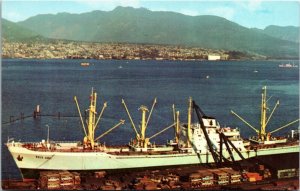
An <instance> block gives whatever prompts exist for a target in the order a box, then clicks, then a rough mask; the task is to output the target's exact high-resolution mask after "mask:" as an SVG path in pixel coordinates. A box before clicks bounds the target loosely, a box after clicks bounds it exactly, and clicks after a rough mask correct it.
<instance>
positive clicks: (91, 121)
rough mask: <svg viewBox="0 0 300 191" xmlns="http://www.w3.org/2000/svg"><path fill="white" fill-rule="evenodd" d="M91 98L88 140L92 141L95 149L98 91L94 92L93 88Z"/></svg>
mask: <svg viewBox="0 0 300 191" xmlns="http://www.w3.org/2000/svg"><path fill="white" fill-rule="evenodd" d="M90 99H91V104H90V108H89V119H88V140H89V141H90V143H91V147H92V149H93V148H94V145H95V140H94V138H95V135H94V130H95V118H96V117H95V116H96V100H97V93H96V92H94V90H93V89H92V93H91V97H90Z"/></svg>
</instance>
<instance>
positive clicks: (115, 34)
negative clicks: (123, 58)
mask: <svg viewBox="0 0 300 191" xmlns="http://www.w3.org/2000/svg"><path fill="white" fill-rule="evenodd" d="M3 21H5V20H3V19H2V29H3V37H4V39H8V40H11V39H15V40H17V39H24V38H26V37H28V38H29V39H32V38H43V37H45V38H50V39H65V40H73V41H88V42H117V43H142V44H166V45H181V46H197V47H203V48H209V49H223V50H231V51H243V52H247V53H250V54H259V55H265V56H267V57H272V58H279V57H281V58H282V57H284V58H298V57H299V27H279V26H269V27H266V28H265V29H264V30H261V29H249V28H246V27H243V26H241V25H239V24H237V23H234V22H231V21H229V20H226V19H224V18H222V17H217V16H209V15H204V16H187V15H183V14H180V13H175V12H163V11H150V10H147V9H145V8H137V9H135V8H131V7H117V8H115V9H114V10H112V11H92V12H88V13H82V14H70V13H58V14H42V15H37V16H34V17H31V18H28V19H27V20H25V21H22V22H18V23H12V22H9V21H5V22H3ZM7 25H8V26H10V27H7ZM12 25H15V27H16V28H18V29H16V30H15V32H13V33H12V32H11V31H12V28H14V27H12ZM13 31H14V30H13ZM13 35H15V37H12V36H13Z"/></svg>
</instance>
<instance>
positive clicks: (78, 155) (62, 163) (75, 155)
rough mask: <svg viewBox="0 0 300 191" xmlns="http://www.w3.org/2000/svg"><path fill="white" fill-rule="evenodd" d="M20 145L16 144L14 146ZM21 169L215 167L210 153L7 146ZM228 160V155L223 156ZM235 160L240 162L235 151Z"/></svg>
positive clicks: (250, 153)
mask: <svg viewBox="0 0 300 191" xmlns="http://www.w3.org/2000/svg"><path fill="white" fill-rule="evenodd" d="M14 144H15V145H17V143H14ZM8 149H9V151H10V153H11V154H12V156H13V158H14V160H15V162H16V164H17V166H18V168H20V169H36V170H115V169H129V168H145V167H162V166H176V165H191V164H207V163H214V160H213V157H212V155H211V154H210V152H207V153H199V154H196V153H176V154H147V153H142V154H131V155H126V154H118V155H115V154H107V153H106V152H56V151H33V150H29V149H27V148H24V147H22V146H13V145H11V144H9V145H8ZM299 150H300V149H299V146H298V145H293V146H285V147H279V146H278V147H276V148H266V149H259V150H257V151H254V150H244V151H241V154H242V155H243V156H244V158H245V159H248V158H252V157H257V156H266V155H277V154H278V155H280V154H286V153H299ZM223 155H224V157H225V158H227V159H229V157H230V156H229V154H228V152H226V153H225V152H224V153H223ZM233 155H234V158H235V160H237V161H238V160H241V158H240V157H239V156H238V154H237V153H236V152H234V151H233Z"/></svg>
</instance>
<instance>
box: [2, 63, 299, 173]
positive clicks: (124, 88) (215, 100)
mask: <svg viewBox="0 0 300 191" xmlns="http://www.w3.org/2000/svg"><path fill="white" fill-rule="evenodd" d="M81 62H82V61H81V60H13V59H9V60H3V61H2V123H4V122H7V121H9V119H10V116H12V115H13V116H15V117H19V116H20V113H21V112H22V113H24V114H25V115H31V114H32V113H33V110H34V108H35V106H36V105H38V104H39V105H40V107H41V112H42V114H57V113H58V112H61V114H62V115H77V109H76V106H75V103H74V101H73V97H74V96H75V95H76V96H77V98H78V100H79V104H80V107H81V110H82V111H83V110H85V109H87V107H88V105H89V94H90V92H91V88H92V87H94V89H96V91H97V92H98V98H100V99H98V110H99V111H100V109H101V107H102V104H103V102H104V101H107V102H108V108H107V109H106V110H105V112H104V116H103V117H104V118H103V120H101V122H100V127H99V128H98V129H97V134H100V133H101V132H104V131H105V130H106V129H108V128H110V127H112V126H113V125H114V124H116V123H117V122H118V121H119V119H125V120H126V123H125V125H123V126H121V127H119V128H118V129H116V130H114V131H113V132H112V133H110V134H108V135H107V136H105V137H103V138H102V139H101V141H102V142H105V143H106V144H126V143H128V142H129V140H130V138H131V137H134V131H133V130H132V128H131V126H130V123H129V120H128V117H127V115H126V112H125V109H124V108H123V105H122V103H121V99H122V98H123V99H125V101H126V103H127V106H128V109H129V111H130V112H131V114H132V117H133V119H134V122H135V124H136V125H138V123H139V121H140V120H141V118H140V117H141V115H140V111H138V108H139V106H140V105H146V106H148V108H149V109H150V108H151V105H152V102H153V99H154V98H155V97H157V101H158V102H157V105H156V107H155V109H154V111H153V114H152V117H151V120H150V122H149V126H148V129H147V135H148V136H151V135H153V134H154V133H156V132H158V131H159V130H160V129H163V128H164V127H166V126H168V125H170V124H171V123H172V121H173V117H172V108H171V106H172V104H173V103H174V104H175V106H176V109H177V110H179V111H180V120H181V121H183V122H184V121H186V119H187V117H186V113H187V104H188V98H189V97H190V96H191V97H192V98H193V99H194V100H195V101H196V103H197V104H198V105H199V106H200V107H201V108H202V110H203V111H204V113H205V114H206V115H209V116H214V117H216V118H217V119H218V121H219V122H220V124H221V125H222V126H223V125H227V126H231V127H239V128H240V129H241V134H242V136H244V137H248V136H250V135H254V134H255V132H254V131H253V130H251V129H250V128H248V127H246V126H245V125H244V124H243V123H242V122H240V121H239V120H238V119H237V118H235V117H234V116H232V115H231V114H230V110H234V111H235V112H237V113H238V114H240V115H241V116H242V117H244V118H245V119H246V120H247V121H248V122H250V123H251V124H253V125H254V126H256V127H258V126H259V118H260V102H261V88H262V87H263V86H265V85H266V86H267V88H268V89H267V90H268V95H269V96H270V97H271V96H272V97H271V98H270V99H269V101H268V103H269V104H270V108H269V109H270V110H269V112H271V111H272V109H273V106H274V104H275V103H276V101H277V100H278V99H279V100H280V106H279V108H278V109H277V110H276V112H275V113H274V115H273V118H272V120H271V121H270V122H269V125H268V127H267V130H272V129H275V128H277V127H280V126H281V125H284V124H286V123H287V122H290V121H292V120H295V119H297V118H298V117H299V70H298V68H279V67H278V64H281V63H283V62H282V61H235V62H233V61H226V62H221V61H220V62H205V61H202V62H196V61H191V62H187V61H116V60H112V61H99V60H90V61H89V62H90V63H91V65H90V66H89V67H81V66H80V63H81ZM294 63H295V64H298V65H299V63H296V61H295V62H294ZM119 66H122V68H119ZM255 70H256V71H258V72H254V71H255ZM207 76H209V78H207ZM46 125H49V127H50V138H51V139H52V140H71V141H73V140H74V141H75V140H76V141H77V140H82V138H83V131H82V128H81V125H80V121H79V119H78V118H62V119H57V118H54V117H42V118H41V119H38V120H33V119H32V118H28V119H25V120H24V121H18V122H15V123H12V124H4V125H3V124H2V143H4V142H6V141H7V138H8V137H14V138H15V140H22V141H41V139H46V137H47V126H46ZM297 127H298V124H295V125H293V126H291V127H289V128H286V129H284V130H282V131H280V132H278V134H284V133H286V132H287V131H288V130H289V129H291V128H297ZM173 134H174V133H173V131H172V129H170V130H168V131H166V132H165V133H163V134H161V135H160V136H157V137H155V138H154V139H153V140H152V141H153V142H156V143H165V141H166V140H167V139H172V138H173ZM2 177H3V178H18V177H19V171H18V170H17V168H16V166H15V164H14V162H13V159H12V158H11V156H10V155H9V153H8V151H7V148H6V147H5V146H3V145H2Z"/></svg>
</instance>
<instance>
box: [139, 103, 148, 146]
mask: <svg viewBox="0 0 300 191" xmlns="http://www.w3.org/2000/svg"><path fill="white" fill-rule="evenodd" d="M139 110H141V111H142V121H141V142H142V143H141V144H142V146H143V147H144V148H145V147H147V143H146V141H145V138H146V137H145V134H146V128H147V126H146V112H147V111H149V110H148V108H147V107H146V106H144V105H142V106H141V107H140V108H139Z"/></svg>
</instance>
